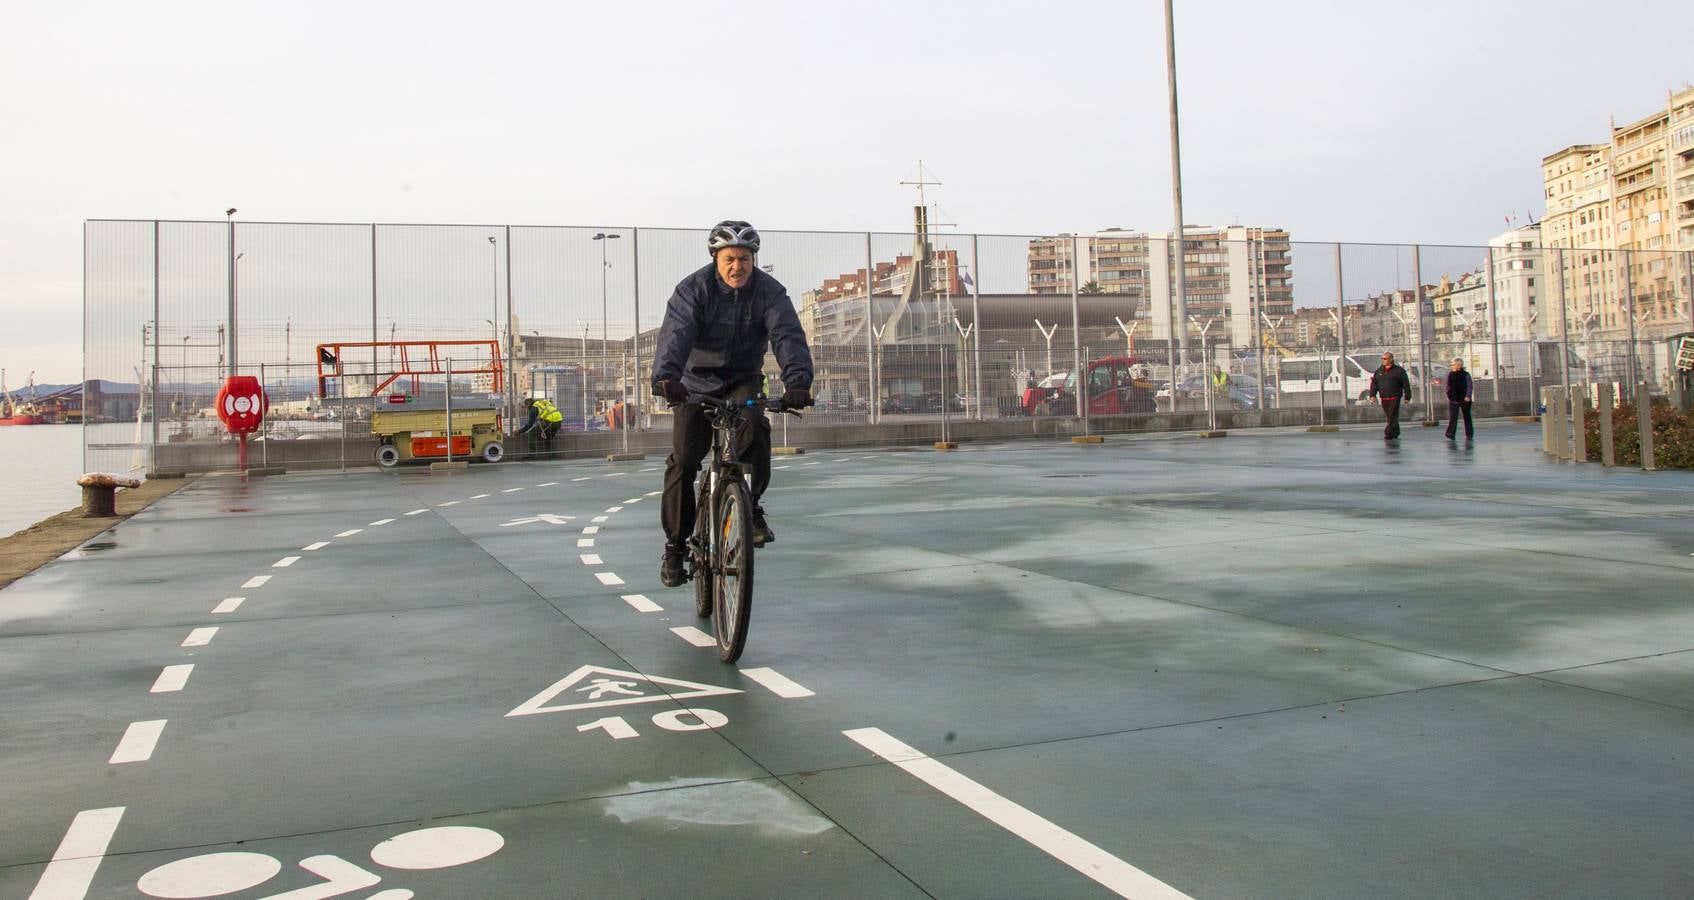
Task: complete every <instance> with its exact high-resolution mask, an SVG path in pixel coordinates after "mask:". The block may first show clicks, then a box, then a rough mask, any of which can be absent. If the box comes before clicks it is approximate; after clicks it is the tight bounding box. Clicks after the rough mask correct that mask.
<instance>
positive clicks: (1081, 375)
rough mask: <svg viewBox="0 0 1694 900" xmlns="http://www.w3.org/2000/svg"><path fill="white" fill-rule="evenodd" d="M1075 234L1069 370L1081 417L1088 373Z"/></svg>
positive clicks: (1072, 258) (1072, 261) (1079, 258)
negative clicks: (1083, 349)
mask: <svg viewBox="0 0 1694 900" xmlns="http://www.w3.org/2000/svg"><path fill="white" fill-rule="evenodd" d="M1077 246H1078V245H1077V238H1076V235H1074V234H1073V235H1071V356H1072V357H1073V359H1074V360H1075V363H1076V365H1075V366H1074V367H1073V368H1072V369H1071V372H1072V373H1073V374H1074V375H1075V376H1076V415H1077V418H1082V417H1083V416H1084V415H1085V414H1084V412H1083V409H1084V407H1086V406H1087V405H1088V404H1087V402H1086V401H1085V400H1084V397H1085V396H1086V395H1087V393H1088V385H1087V381H1088V377H1087V376H1088V373H1086V372H1084V371H1083V370H1082V313H1081V311H1080V307H1079V305H1078V303H1077V299H1076V295H1077V288H1078V282H1080V281H1081V280H1082V259H1081V256H1080V254H1079V253H1078V251H1077Z"/></svg>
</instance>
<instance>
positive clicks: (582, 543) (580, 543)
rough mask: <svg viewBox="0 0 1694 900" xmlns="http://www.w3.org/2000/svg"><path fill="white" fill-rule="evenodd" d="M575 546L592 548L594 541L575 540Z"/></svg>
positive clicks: (585, 539)
mask: <svg viewBox="0 0 1694 900" xmlns="http://www.w3.org/2000/svg"><path fill="white" fill-rule="evenodd" d="M576 545H577V546H578V547H592V546H594V539H593V538H577V539H576Z"/></svg>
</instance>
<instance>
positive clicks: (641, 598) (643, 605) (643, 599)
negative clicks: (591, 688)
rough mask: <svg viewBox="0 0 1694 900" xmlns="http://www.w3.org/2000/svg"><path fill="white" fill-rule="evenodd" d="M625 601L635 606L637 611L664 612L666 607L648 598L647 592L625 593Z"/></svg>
mask: <svg viewBox="0 0 1694 900" xmlns="http://www.w3.org/2000/svg"><path fill="white" fill-rule="evenodd" d="M623 602H625V603H628V604H629V605H630V606H633V607H635V611H636V612H664V611H665V608H664V607H663V606H660V605H659V604H657V603H654V602H653V601H651V600H649V599H647V595H646V594H625V595H623Z"/></svg>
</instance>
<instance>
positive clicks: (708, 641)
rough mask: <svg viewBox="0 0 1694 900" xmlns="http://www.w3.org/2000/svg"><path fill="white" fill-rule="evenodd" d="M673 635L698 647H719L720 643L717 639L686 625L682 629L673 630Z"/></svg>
mask: <svg viewBox="0 0 1694 900" xmlns="http://www.w3.org/2000/svg"><path fill="white" fill-rule="evenodd" d="M671 634H674V635H676V636H677V637H679V638H682V639H683V640H685V641H687V642H689V643H690V644H693V645H694V646H696V647H714V646H717V643H718V641H717V639H716V638H714V637H712V636H711V635H709V634H707V633H706V632H704V631H701V630H700V629H698V628H695V627H694V626H693V625H684V626H682V627H680V628H672V629H671Z"/></svg>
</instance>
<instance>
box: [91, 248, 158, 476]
mask: <svg viewBox="0 0 1694 900" xmlns="http://www.w3.org/2000/svg"><path fill="white" fill-rule="evenodd" d="M151 394H152V402H151V403H150V404H149V407H148V408H149V409H151V410H152V411H153V447H152V450H151V451H149V452H148V455H147V467H148V468H149V469H150V470H152V471H154V472H157V471H158V470H159V220H158V219H154V220H153V386H152V392H151ZM83 421H84V422H86V421H88V416H87V414H86V412H85V414H84V415H83Z"/></svg>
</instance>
